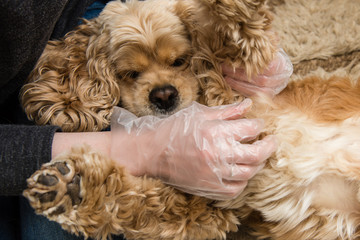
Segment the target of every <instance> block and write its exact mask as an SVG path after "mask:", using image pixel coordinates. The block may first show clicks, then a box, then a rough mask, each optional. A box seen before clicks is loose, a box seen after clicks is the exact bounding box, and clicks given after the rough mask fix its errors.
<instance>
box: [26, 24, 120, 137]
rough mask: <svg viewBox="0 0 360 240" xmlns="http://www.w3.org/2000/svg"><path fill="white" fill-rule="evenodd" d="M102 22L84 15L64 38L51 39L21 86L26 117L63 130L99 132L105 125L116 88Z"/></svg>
mask: <svg viewBox="0 0 360 240" xmlns="http://www.w3.org/2000/svg"><path fill="white" fill-rule="evenodd" d="M101 32H102V24H101V22H100V21H98V20H97V19H96V20H91V21H86V20H84V24H82V25H80V26H79V27H78V28H77V29H76V30H75V31H73V32H70V33H69V34H68V35H67V36H65V38H64V39H63V40H60V41H50V42H49V43H48V45H47V47H46V49H45V50H44V52H43V54H42V56H41V57H40V59H39V61H38V63H37V65H36V67H35V69H34V70H33V72H32V73H31V75H30V77H29V80H28V83H27V84H25V85H24V86H23V88H22V91H21V95H20V96H21V101H22V104H23V107H24V110H25V112H26V114H27V116H28V117H29V119H31V120H34V121H35V122H36V123H37V124H41V125H43V124H52V125H58V126H60V127H62V129H63V131H97V130H101V129H103V128H105V127H106V126H108V125H109V119H110V115H111V112H112V108H113V106H114V105H116V104H117V103H118V102H119V98H120V91H119V87H118V85H117V83H116V78H115V74H114V73H113V72H112V70H111V68H110V64H109V62H108V58H107V51H108V49H107V46H108V44H107V42H108V41H109V38H108V36H107V34H106V33H105V34H104V33H103V34H100V33H101Z"/></svg>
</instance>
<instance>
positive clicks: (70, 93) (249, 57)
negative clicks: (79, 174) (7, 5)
mask: <svg viewBox="0 0 360 240" xmlns="http://www.w3.org/2000/svg"><path fill="white" fill-rule="evenodd" d="M174 2H176V3H169V4H170V5H171V4H173V6H174V8H173V11H174V12H175V14H176V15H177V16H179V18H180V19H181V20H182V22H183V24H184V25H185V27H186V28H187V29H188V33H189V37H190V38H191V40H192V44H193V48H194V50H195V54H194V56H193V58H192V63H191V66H192V69H193V72H194V73H195V74H196V75H197V76H198V78H199V81H200V85H201V88H202V90H203V93H202V97H203V99H199V101H200V102H202V103H204V104H207V105H209V106H214V105H221V104H228V103H232V102H234V101H238V100H239V99H242V96H240V95H239V94H236V93H234V92H233V91H232V90H231V88H230V87H229V86H228V85H227V84H226V83H225V82H224V79H223V77H222V75H221V67H220V63H222V62H227V63H229V64H233V65H234V67H243V68H245V70H246V72H247V74H248V76H252V75H255V74H257V73H259V72H260V71H261V70H262V69H263V68H265V67H266V66H267V65H268V64H269V62H270V61H271V59H272V58H273V53H274V52H275V51H276V41H275V37H274V36H273V33H272V32H271V31H270V30H269V29H270V24H271V16H270V14H269V11H267V9H266V7H265V4H264V0H257V1H250V0H241V1H239V0H231V1H229V0H221V1H214V0H193V1H174ZM113 4H114V5H115V6H113ZM130 4H136V2H133V3H130ZM127 6H128V5H125V4H119V3H118V2H117V1H114V2H110V3H109V4H108V5H107V7H106V8H105V9H104V11H103V12H102V14H101V15H100V16H99V17H98V18H97V19H95V20H91V21H85V24H83V25H81V26H79V28H78V29H77V30H75V31H73V32H71V33H69V34H68V35H67V36H66V37H65V38H64V39H63V40H61V41H52V42H49V44H48V46H47V48H46V49H45V51H44V53H43V55H42V57H41V59H40V60H39V62H38V63H37V65H36V67H35V70H34V71H33V73H32V74H31V76H30V78H29V83H28V84H26V85H24V87H23V89H22V92H21V96H22V99H21V100H22V104H23V106H24V109H25V112H26V113H27V114H28V117H29V118H30V119H32V120H34V121H35V122H36V123H37V124H52V125H58V126H61V127H62V129H63V130H64V131H97V130H101V129H103V128H104V127H106V126H108V125H109V118H110V116H111V112H112V108H113V106H114V105H116V104H118V102H119V101H120V90H119V86H118V84H117V79H116V74H115V71H116V70H115V67H114V66H113V64H114V62H116V61H117V59H116V57H118V55H117V54H116V53H114V50H112V51H111V50H110V49H112V48H114V49H116V46H113V45H114V44H116V42H111V39H112V37H113V36H112V34H115V35H116V33H112V32H111V30H110V29H112V27H114V26H112V24H116V22H115V23H113V22H114V21H113V20H112V19H113V17H114V16H119V14H122V10H123V9H127ZM134 9H136V8H134ZM209 16H210V17H209ZM124 41H127V40H126V39H125V40H124ZM111 52H113V54H112V53H111Z"/></svg>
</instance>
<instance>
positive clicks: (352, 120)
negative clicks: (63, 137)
mask: <svg viewBox="0 0 360 240" xmlns="http://www.w3.org/2000/svg"><path fill="white" fill-rule="evenodd" d="M271 20H272V19H271V15H270V14H269V11H268V10H267V9H266V6H265V3H264V1H262V0H255V1H249V0H218V1H214V0H189V1H188V0H187V1H181V0H179V1H171V0H148V1H145V2H137V1H130V2H128V3H125V4H124V3H121V2H118V1H113V2H110V3H109V4H108V5H107V6H106V7H105V9H104V11H103V12H102V13H101V15H100V16H99V17H98V18H96V19H93V20H90V21H85V23H84V24H82V25H81V26H79V27H78V29H77V30H75V31H73V32H71V33H69V34H68V35H67V36H66V37H65V38H64V39H62V40H59V41H51V42H49V44H48V45H47V47H46V49H45V51H44V53H43V55H42V57H41V58H40V60H39V62H38V64H37V66H36V67H35V69H34V71H33V73H32V74H31V76H30V78H29V82H28V83H27V84H26V85H25V86H24V87H23V89H22V95H21V97H22V103H23V106H24V109H25V111H26V113H27V114H28V116H29V118H30V119H33V120H34V121H35V122H37V123H38V124H54V125H59V126H61V127H62V129H63V130H64V131H98V130H101V129H103V128H105V127H107V126H108V125H109V121H110V116H111V113H112V110H113V108H114V106H117V105H120V106H122V107H125V108H126V109H128V110H130V111H131V112H133V113H135V114H136V115H138V116H142V115H169V114H172V113H174V112H176V111H178V110H179V109H182V108H184V107H186V106H188V105H189V104H190V102H192V101H194V100H197V101H199V102H201V103H204V104H207V105H209V106H214V105H221V104H227V103H232V102H236V101H241V100H242V99H243V97H242V96H240V95H239V94H237V93H235V92H233V91H232V90H231V88H230V87H229V86H228V85H227V84H226V82H225V81H224V79H223V76H222V73H221V68H220V63H223V62H225V63H228V64H232V65H233V66H234V67H242V68H244V69H245V71H246V73H247V75H248V76H254V75H256V74H257V73H259V72H260V71H261V70H262V69H264V68H265V67H266V66H267V64H269V62H270V61H271V60H272V58H273V56H274V53H275V52H276V49H277V42H276V37H275V36H274V33H273V32H272V31H271V30H270V28H271ZM253 101H254V106H253V110H252V111H251V113H250V114H248V116H247V117H249V118H253V117H259V118H263V119H265V123H266V127H265V131H264V134H274V135H276V136H277V139H278V142H279V147H278V150H277V151H276V152H275V154H274V155H273V156H272V157H271V158H270V159H269V160H268V161H267V164H266V166H265V167H264V169H263V170H261V171H260V172H259V173H258V174H257V175H256V176H255V177H254V178H253V179H251V180H250V181H249V184H248V186H247V188H246V189H245V191H244V192H243V193H242V194H241V195H240V196H239V197H238V198H236V199H233V200H228V201H214V200H210V199H206V198H202V197H198V196H192V195H188V194H185V193H182V192H181V191H178V190H176V189H174V188H172V187H170V186H167V185H164V184H163V183H162V182H161V181H159V180H156V179H152V178H147V177H134V176H131V175H130V174H128V173H127V172H126V169H123V168H122V167H121V166H117V165H115V164H114V163H113V162H112V161H111V159H108V158H107V157H105V156H103V155H101V154H99V153H97V152H95V151H93V150H92V149H90V148H89V147H86V146H83V147H78V148H73V150H72V151H71V152H69V153H66V154H63V155H61V156H59V157H57V158H56V159H53V160H52V161H51V162H50V163H48V164H45V165H44V166H43V167H42V168H41V169H40V170H38V171H37V172H35V173H34V174H33V176H31V177H30V178H29V179H28V189H27V190H25V191H24V195H25V196H26V197H27V198H28V199H29V201H30V204H31V206H32V207H34V208H35V210H36V212H37V213H38V214H42V215H44V216H46V217H48V218H49V219H51V220H54V221H57V222H59V223H60V224H61V226H62V227H63V228H64V229H67V230H69V231H70V232H72V233H76V234H82V235H84V236H85V237H94V238H97V239H106V238H107V237H108V236H110V235H111V234H121V233H123V234H125V236H126V238H128V239H213V238H217V239H225V238H226V233H227V232H230V231H236V230H237V225H238V224H240V223H241V224H246V225H249V226H251V228H252V229H253V230H254V235H256V236H259V237H260V238H265V237H271V238H274V239H286V240H288V239H326V240H330V239H357V238H359V237H360V226H359V225H360V191H359V189H360V188H359V187H360V151H359V149H360V84H359V83H357V82H352V81H350V80H349V79H346V78H338V77H333V78H331V79H327V80H325V79H319V78H315V77H313V78H308V79H304V80H302V81H296V82H292V83H290V84H289V85H288V86H287V88H286V89H285V90H284V91H283V92H282V93H280V94H279V95H278V96H276V97H275V98H274V99H268V98H266V97H261V96H259V97H255V98H254V99H253Z"/></svg>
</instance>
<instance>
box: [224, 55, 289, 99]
mask: <svg viewBox="0 0 360 240" xmlns="http://www.w3.org/2000/svg"><path fill="white" fill-rule="evenodd" d="M221 67H222V71H223V75H224V77H225V81H226V82H227V83H228V84H229V85H230V86H231V88H232V89H234V90H235V91H237V92H239V93H241V94H242V95H244V96H246V97H250V96H252V95H255V94H257V93H265V94H266V95H268V96H270V97H274V96H275V95H277V94H278V93H280V92H281V91H282V90H283V89H284V88H285V87H286V86H287V84H288V82H289V79H290V76H291V74H292V73H293V65H292V63H291V61H290V58H289V57H288V55H287V54H286V53H285V51H284V50H283V49H282V48H280V49H279V51H278V52H277V53H276V56H275V57H274V60H273V61H272V62H271V63H270V64H269V66H268V67H267V69H266V70H265V71H264V72H263V73H261V74H259V75H257V76H255V77H253V78H251V79H248V78H247V76H246V74H245V71H244V70H243V69H240V68H233V67H231V66H228V65H225V64H222V66H221Z"/></svg>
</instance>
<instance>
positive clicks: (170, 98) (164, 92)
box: [149, 85, 179, 111]
mask: <svg viewBox="0 0 360 240" xmlns="http://www.w3.org/2000/svg"><path fill="white" fill-rule="evenodd" d="M178 95H179V93H178V91H177V90H176V88H175V87H173V86H171V85H166V86H163V87H158V88H154V89H153V90H152V91H151V92H150V94H149V100H150V102H151V103H152V104H154V105H155V106H156V107H157V108H159V109H162V110H167V111H170V110H172V109H173V108H174V107H175V106H176V103H177V98H178Z"/></svg>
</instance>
